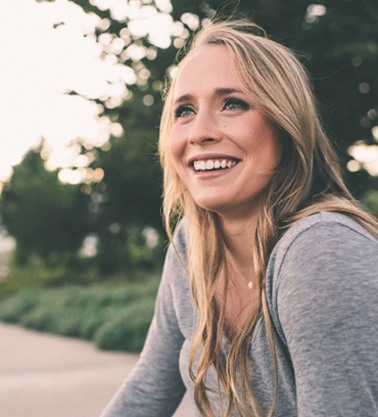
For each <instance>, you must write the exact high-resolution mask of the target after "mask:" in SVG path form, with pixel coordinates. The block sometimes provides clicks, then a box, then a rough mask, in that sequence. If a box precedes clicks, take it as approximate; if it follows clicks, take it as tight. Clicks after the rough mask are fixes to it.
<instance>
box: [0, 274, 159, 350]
mask: <svg viewBox="0 0 378 417" xmlns="http://www.w3.org/2000/svg"><path fill="white" fill-rule="evenodd" d="M158 282H159V275H158V274H151V275H150V276H149V277H143V278H141V279H140V280H139V281H133V282H105V283H96V284H93V285H89V286H84V285H77V284H71V285H65V286H61V287H58V288H49V287H47V288H46V287H41V286H36V287H27V288H21V289H19V290H18V291H16V292H12V293H8V292H6V293H5V295H4V294H3V297H2V299H1V302H0V320H1V321H5V322H8V323H17V324H21V325H23V326H25V327H27V328H32V329H36V330H40V331H45V332H51V333H55V334H59V335H64V336H73V337H79V338H83V339H87V340H91V341H93V342H94V343H95V345H96V346H97V347H98V348H100V349H107V350H120V351H128V352H140V350H141V349H142V347H143V343H144V340H145V337H146V335H147V331H148V327H149V324H150V322H151V318H152V315H153V310H154V304H155V297H156V291H157V286H158Z"/></svg>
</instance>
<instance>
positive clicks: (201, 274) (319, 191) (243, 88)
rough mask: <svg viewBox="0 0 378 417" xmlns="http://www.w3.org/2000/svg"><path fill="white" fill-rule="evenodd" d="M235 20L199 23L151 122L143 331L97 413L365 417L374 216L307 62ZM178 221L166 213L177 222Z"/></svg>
mask: <svg viewBox="0 0 378 417" xmlns="http://www.w3.org/2000/svg"><path fill="white" fill-rule="evenodd" d="M257 31H258V28H256V26H254V25H253V24H251V23H248V22H245V21H236V22H231V21H228V22H223V23H222V22H221V23H214V24H212V25H210V26H208V27H207V28H205V29H203V30H202V31H200V32H199V33H198V34H197V36H196V37H195V39H194V41H193V43H192V45H191V48H190V50H189V52H188V53H187V55H186V56H185V57H184V59H183V60H182V61H181V62H180V63H179V65H178V72H177V75H176V76H175V78H174V80H173V81H172V84H171V87H170V89H169V92H168V95H167V97H166V103H165V108H164V112H163V117H162V121H161V137H160V153H161V161H162V166H163V169H164V213H165V221H166V226H167V230H168V234H169V236H170V237H172V235H173V233H172V228H173V226H174V225H175V224H178V227H177V229H176V231H175V235H174V237H172V244H171V247H170V248H169V250H168V254H167V258H166V263H165V267H164V271H163V278H162V282H161V286H160V290H159V294H158V298H157V303H156V311H155V316H154V319H153V322H152V324H151V328H150V332H149V335H148V338H147V341H146V344H145V347H144V350H143V352H142V354H141V357H140V360H139V362H138V365H137V366H136V368H135V370H134V372H133V374H132V375H131V376H130V378H129V379H127V380H126V382H125V384H124V386H123V387H122V388H121V389H120V391H119V392H118V394H117V395H116V396H115V398H114V399H113V401H112V403H111V404H110V405H109V406H108V408H107V410H106V411H105V412H104V414H103V416H106V417H115V416H119V417H121V416H123V417H124V416H130V417H131V416H132V417H137V416H144V417H146V416H154V417H157V416H164V417H167V416H171V415H172V414H173V412H174V410H175V409H176V407H177V405H178V403H179V402H180V400H181V398H182V395H183V393H184V392H185V390H188V391H189V393H190V394H191V395H192V396H193V398H194V401H195V404H196V410H197V411H198V415H201V416H216V417H218V416H227V417H228V416H276V417H277V416H282V417H291V416H306V417H308V416H314V417H315V416H317V417H318V416H327V417H330V416H353V417H355V416H373V415H375V416H377V415H378V355H377V350H376V345H377V340H378V325H377V316H378V302H377V301H378V299H377V294H378V256H377V255H378V241H377V236H378V226H377V223H376V221H375V220H374V219H373V218H371V217H370V216H369V215H368V214H367V213H366V212H364V211H363V210H362V209H361V208H360V207H359V206H358V205H357V204H356V203H355V201H354V200H353V198H352V196H351V195H350V193H349V191H348V189H347V188H346V186H345V184H344V182H343V179H342V176H341V170H340V167H339V165H338V162H337V159H336V156H335V154H334V152H333V151H332V149H331V146H330V144H329V141H328V139H327V137H326V135H325V133H324V131H323V130H322V127H321V124H320V122H319V118H318V115H317V110H316V106H315V104H314V98H313V95H312V92H311V88H310V86H309V83H308V79H307V75H306V73H305V71H304V69H303V67H302V66H301V64H300V63H299V62H298V61H297V59H296V58H295V57H294V55H293V54H292V53H291V52H290V51H289V50H287V49H286V48H285V47H283V46H281V45H279V44H277V43H275V42H273V41H271V40H269V39H267V38H266V37H264V36H258V35H256V34H255V32H257ZM182 218H184V219H183V220H181V221H180V222H179V220H180V219H182Z"/></svg>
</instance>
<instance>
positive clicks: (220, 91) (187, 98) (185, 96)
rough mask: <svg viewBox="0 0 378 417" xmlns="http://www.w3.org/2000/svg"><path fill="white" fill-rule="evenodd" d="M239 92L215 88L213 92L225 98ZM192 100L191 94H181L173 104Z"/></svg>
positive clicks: (232, 89) (231, 89)
mask: <svg viewBox="0 0 378 417" xmlns="http://www.w3.org/2000/svg"><path fill="white" fill-rule="evenodd" d="M241 92H242V91H241V90H238V89H237V88H222V87H220V88H216V89H215V91H214V95H215V96H218V97H223V96H227V95H229V94H234V93H241ZM193 99H194V96H193V95H192V94H183V95H182V96H179V97H177V98H176V99H175V101H174V104H179V103H185V102H187V101H192V100H193Z"/></svg>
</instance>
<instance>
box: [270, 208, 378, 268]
mask: <svg viewBox="0 0 378 417" xmlns="http://www.w3.org/2000/svg"><path fill="white" fill-rule="evenodd" d="M361 245H362V246H361ZM365 246H368V247H371V248H372V249H373V250H375V251H377V250H378V240H377V238H376V237H374V236H373V235H372V234H371V233H369V232H368V231H367V230H366V229H365V228H364V227H363V226H361V225H360V224H358V223H357V222H356V221H354V220H353V219H351V218H350V217H348V216H346V215H344V214H340V213H334V212H321V213H317V214H314V215H311V216H308V217H305V218H303V219H300V220H298V221H297V222H295V223H294V224H293V225H292V226H291V227H290V228H289V229H288V230H287V231H286V232H285V233H284V235H283V236H282V237H281V239H280V240H279V241H278V243H277V244H276V246H275V248H274V249H273V252H272V254H271V256H270V261H269V264H270V265H269V266H270V268H272V267H273V268H274V269H276V268H277V267H281V266H282V263H283V262H284V261H285V260H287V258H288V257H290V258H292V257H296V256H301V257H302V258H303V259H309V260H310V259H311V258H313V257H314V255H317V256H321V257H322V258H323V257H325V258H331V259H335V257H336V256H337V254H338V253H339V251H342V252H345V251H355V250H356V251H357V254H362V251H363V248H364V247H365ZM276 272H277V271H276Z"/></svg>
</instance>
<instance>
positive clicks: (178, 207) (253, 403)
mask: <svg viewBox="0 0 378 417" xmlns="http://www.w3.org/2000/svg"><path fill="white" fill-rule="evenodd" d="M205 45H222V46H225V47H226V48H227V49H228V50H229V51H230V52H231V53H232V56H233V57H234V60H233V63H232V65H233V66H234V69H235V74H236V76H237V77H239V81H240V83H241V85H242V86H243V88H244V89H245V92H247V94H249V95H250V96H251V97H253V102H254V103H255V104H256V107H257V108H259V110H260V111H261V112H262V113H263V114H265V116H267V117H268V119H269V120H270V121H271V122H272V123H273V124H274V125H275V126H276V127H277V129H278V131H279V132H280V135H281V139H282V143H283V156H282V161H281V163H280V165H279V167H278V168H277V170H276V172H275V174H274V175H273V178H272V180H271V183H270V185H269V189H268V190H267V196H266V199H265V201H264V203H263V205H262V207H261V212H260V216H259V220H258V224H257V229H256V236H255V239H256V240H255V241H256V244H255V247H254V250H253V254H252V255H253V259H254V268H255V274H256V278H257V283H258V288H259V297H258V302H257V303H256V304H255V305H253V306H251V309H250V314H249V317H248V319H247V320H246V322H245V323H244V325H243V326H242V328H241V329H239V330H237V331H236V334H235V335H234V336H233V338H232V341H231V347H230V349H229V353H228V356H227V359H226V362H225V363H222V361H221V360H220V346H221V335H222V332H223V330H224V307H220V308H219V309H218V308H217V306H216V303H215V294H214V288H215V282H216V280H217V278H218V276H219V272H220V270H221V269H223V270H225V271H227V265H226V257H225V243H224V240H223V237H222V234H221V231H220V227H219V223H218V219H217V215H216V214H215V213H213V212H210V211H208V210H206V209H204V208H201V207H199V206H198V205H197V204H196V203H195V202H194V200H193V198H192V196H191V195H190V193H189V192H188V190H187V189H186V188H185V186H184V184H183V183H182V181H181V180H180V178H179V176H178V175H177V173H176V171H175V168H174V164H173V160H172V155H171V154H170V150H169V136H170V130H171V126H172V117H173V105H172V102H173V94H174V89H175V79H173V80H172V82H171V85H170V88H169V89H168V91H167V95H166V97H165V105H164V109H163V114H162V119H161V126H160V142H159V152H160V157H161V164H162V167H163V171H164V196H163V212H164V220H165V226H166V229H167V233H168V235H169V236H170V238H172V235H173V231H174V227H175V225H176V224H177V221H178V220H179V219H180V218H182V217H183V216H185V219H186V225H187V234H186V238H187V248H188V265H187V269H188V272H189V277H190V287H191V292H192V296H193V299H194V302H195V304H196V307H197V309H198V326H197V329H196V333H195V337H194V341H193V345H192V350H191V356H190V370H189V371H190V375H191V378H192V379H193V381H194V393H195V401H196V404H197V406H198V408H199V410H200V412H201V414H202V415H203V416H209V417H214V411H213V409H212V406H211V402H210V400H209V395H208V394H209V392H208V389H207V387H206V383H205V377H206V373H207V371H208V369H209V367H210V366H214V367H215V369H216V371H217V375H218V381H219V387H221V388H222V389H223V390H224V392H225V394H226V399H227V402H226V407H225V410H224V414H223V415H224V416H225V417H229V416H230V415H231V413H232V412H233V411H232V410H236V413H237V415H238V416H248V417H252V416H254V417H256V416H262V410H261V407H260V406H259V403H258V401H257V399H256V395H255V394H254V392H253V389H252V387H251V383H250V379H251V375H250V374H249V372H248V371H247V369H248V367H247V358H248V352H249V349H250V341H251V333H252V332H253V329H254V327H255V325H256V322H257V320H258V318H259V317H260V316H261V315H263V317H264V323H265V326H266V331H267V336H268V342H269V346H270V350H271V354H272V363H273V367H274V372H275V390H274V395H273V398H272V406H271V407H270V410H269V412H268V416H271V415H272V413H273V410H274V406H275V403H276V400H277V395H278V394H277V393H278V369H277V362H276V351H275V342H274V334H273V331H272V328H271V320H270V316H269V311H268V308H267V302H266V294H265V278H266V277H265V275H266V268H267V264H268V260H269V256H270V254H271V251H272V249H273V247H274V245H275V244H276V243H277V241H278V239H279V238H280V236H281V235H282V234H283V233H284V231H285V230H286V229H287V228H288V227H289V226H290V225H291V224H292V223H293V222H294V221H296V220H298V219H300V218H302V217H305V216H308V215H310V214H313V213H316V212H319V211H337V212H341V213H345V214H347V215H348V216H350V217H352V218H353V219H355V220H356V221H357V222H359V223H360V224H362V225H363V226H364V227H366V228H367V229H368V230H370V231H371V232H372V233H373V234H375V235H378V226H377V222H376V221H375V219H374V218H373V217H371V216H370V215H369V214H367V213H366V212H365V211H364V210H363V209H362V208H360V206H359V205H358V204H357V203H356V201H355V200H354V199H353V197H352V195H351V194H350V192H349V190H348V189H347V187H346V185H345V183H344V181H343V178H342V172H341V168H340V164H339V162H338V158H337V156H336V154H335V152H334V151H333V149H332V147H331V145H330V141H329V139H328V138H327V136H326V134H325V132H324V130H323V128H322V125H321V122H320V119H319V116H318V111H317V106H316V103H315V99H314V95H313V92H312V88H311V85H310V82H309V78H308V75H307V73H306V71H305V69H304V67H303V66H302V64H301V63H300V62H299V60H298V59H297V58H296V57H295V55H294V53H293V52H292V51H290V50H289V49H287V48H286V47H284V46H283V45H280V44H278V43H276V42H274V41H272V40H270V39H269V38H267V37H266V35H265V33H264V31H263V30H262V29H261V28H259V27H258V26H256V25H255V24H254V23H251V22H249V21H244V20H236V21H231V20H229V21H223V22H213V23H211V24H210V25H208V26H207V27H205V28H203V29H201V30H200V31H198V33H196V34H195V36H194V38H193V39H192V41H191V44H190V48H189V50H186V51H185V56H184V58H183V59H182V60H181V61H180V62H179V63H178V71H180V67H181V65H183V63H184V62H185V61H186V60H187V59H188V57H190V56H191V54H192V53H193V52H194V51H197V50H198V49H199V48H201V47H203V46H205ZM226 290H227V277H226V285H225V290H224V296H225V297H226V296H227V291H226ZM224 304H225V303H224ZM240 386H242V387H243V389H241V390H240Z"/></svg>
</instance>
